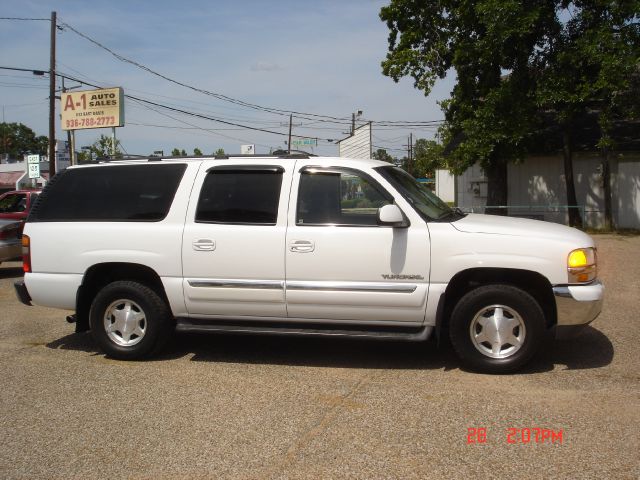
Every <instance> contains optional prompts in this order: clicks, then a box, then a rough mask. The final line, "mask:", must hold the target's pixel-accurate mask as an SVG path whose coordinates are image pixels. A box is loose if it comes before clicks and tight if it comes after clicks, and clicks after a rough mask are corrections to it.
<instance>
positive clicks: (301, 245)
mask: <svg viewBox="0 0 640 480" xmlns="http://www.w3.org/2000/svg"><path fill="white" fill-rule="evenodd" d="M315 249H316V245H315V243H314V242H312V241H309V240H292V241H291V242H290V243H289V250H290V251H292V252H297V253H308V252H313V251H314V250H315Z"/></svg>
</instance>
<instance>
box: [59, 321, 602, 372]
mask: <svg viewBox="0 0 640 480" xmlns="http://www.w3.org/2000/svg"><path fill="white" fill-rule="evenodd" d="M47 347H48V348H51V349H61V350H75V351H82V352H86V353H90V354H92V355H102V353H101V352H100V351H99V349H98V347H97V345H96V344H95V342H94V341H93V338H92V337H91V335H90V334H89V333H88V332H84V333H78V334H76V333H74V334H71V335H67V336H65V337H62V338H60V339H58V340H55V341H53V342H50V343H48V344H47ZM184 357H190V360H191V361H194V362H216V363H220V362H222V363H243V364H257V365H287V366H306V367H326V368H374V369H398V370H402V369H408V370H445V371H447V370H454V369H460V368H462V367H461V365H460V362H459V360H458V358H457V357H456V354H455V352H454V351H453V349H452V347H451V346H450V344H449V342H441V344H440V345H439V346H438V345H437V344H436V341H435V339H431V340H429V341H428V342H426V343H404V342H382V341H367V340H358V339H351V338H299V337H268V336H259V335H216V334H188V333H181V334H177V335H175V336H174V337H173V338H172V340H171V341H170V343H169V345H168V346H167V348H165V350H164V353H162V354H161V355H159V356H157V357H154V358H153V359H152V361H170V360H177V359H180V358H184ZM613 357H614V348H613V345H612V344H611V342H610V341H609V339H608V338H607V337H606V336H605V335H604V334H603V333H602V332H600V331H599V330H596V329H595V328H592V327H587V329H585V331H584V332H583V333H582V335H580V336H578V337H576V338H574V339H571V340H564V341H555V342H553V341H550V342H547V343H546V344H545V345H544V347H543V349H542V351H541V352H540V353H539V354H538V355H536V357H535V358H534V359H533V360H532V361H531V362H530V363H529V364H528V365H527V366H526V367H525V368H523V369H522V370H521V371H519V372H517V374H519V375H527V374H535V373H542V372H546V371H551V370H554V369H555V368H556V366H558V365H563V366H564V369H565V370H586V369H593V368H601V367H604V366H607V365H609V364H610V363H611V362H612V361H613Z"/></svg>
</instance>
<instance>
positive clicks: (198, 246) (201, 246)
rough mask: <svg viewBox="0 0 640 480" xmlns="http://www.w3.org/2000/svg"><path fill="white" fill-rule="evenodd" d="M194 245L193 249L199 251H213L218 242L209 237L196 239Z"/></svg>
mask: <svg viewBox="0 0 640 480" xmlns="http://www.w3.org/2000/svg"><path fill="white" fill-rule="evenodd" d="M192 245H193V249H194V250H197V251H199V252H213V251H214V250H215V249H216V242H214V241H213V240H210V239H208V238H201V239H199V240H194V242H193V243H192Z"/></svg>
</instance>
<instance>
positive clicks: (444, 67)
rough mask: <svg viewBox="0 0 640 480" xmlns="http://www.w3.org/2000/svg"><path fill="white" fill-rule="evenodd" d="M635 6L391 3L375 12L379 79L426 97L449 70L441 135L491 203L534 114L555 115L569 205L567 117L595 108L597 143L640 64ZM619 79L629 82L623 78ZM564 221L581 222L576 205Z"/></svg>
mask: <svg viewBox="0 0 640 480" xmlns="http://www.w3.org/2000/svg"><path fill="white" fill-rule="evenodd" d="M639 6H640V3H639V1H638V0H631V1H628V2H600V1H589V2H583V1H578V2H567V1H564V0H563V1H555V2H548V1H542V0H533V1H530V2H527V3H526V4H525V3H524V2H518V1H514V0H505V1H500V0H479V1H471V0H463V1H454V0H437V1H434V2H415V1H412V0H392V2H391V4H390V5H389V6H387V7H383V8H382V10H381V12H380V17H381V19H382V20H384V21H386V22H387V25H388V27H389V29H390V34H389V52H388V54H387V58H386V59H385V60H384V61H383V63H382V69H383V73H384V74H385V75H388V76H390V77H391V78H393V79H394V80H396V81H398V80H399V79H400V78H402V77H404V76H407V75H408V76H411V77H413V79H414V82H415V83H414V85H415V86H416V88H419V89H421V90H423V91H424V92H425V94H427V95H428V94H429V93H430V91H431V89H432V88H433V85H434V83H435V81H436V80H437V79H442V78H444V77H445V76H446V74H447V72H449V71H450V70H451V69H453V70H455V73H456V77H457V83H456V85H455V87H454V89H453V91H452V93H451V98H450V99H449V100H447V101H445V102H442V104H441V106H442V108H443V112H444V114H445V122H444V124H443V126H442V128H441V130H440V134H441V136H442V139H443V142H444V143H445V144H446V145H447V146H448V149H449V150H450V154H449V157H448V163H449V166H450V167H451V168H452V170H454V171H455V172H456V173H460V172H462V171H464V170H465V169H466V168H468V167H469V166H470V165H472V164H474V163H475V162H479V163H480V165H481V166H482V167H483V168H484V170H485V172H486V173H487V176H488V180H489V184H488V187H489V188H488V191H489V193H488V198H487V204H488V205H504V204H506V199H507V183H506V168H507V163H508V162H510V161H518V160H520V159H522V158H523V157H524V155H525V154H526V153H527V152H530V151H533V150H535V148H536V146H535V143H534V139H535V133H536V131H537V130H539V128H540V126H541V112H542V111H543V110H546V109H552V110H553V111H555V112H556V113H557V121H558V122H559V123H560V124H561V125H562V126H563V129H564V153H565V168H566V174H565V178H566V180H567V196H568V202H569V204H570V205H576V203H577V202H576V197H575V187H574V183H573V179H572V167H571V165H572V164H571V161H570V160H571V144H572V136H573V134H574V132H573V131H572V129H574V128H575V124H574V120H575V118H576V117H577V116H578V115H580V114H581V113H582V112H583V111H584V109H585V108H587V107H588V105H589V104H590V103H591V102H594V101H596V100H599V102H600V103H601V104H602V105H606V106H608V107H607V108H602V110H601V111H602V112H603V113H602V114H601V126H602V131H603V135H602V137H601V144H606V143H607V134H606V132H607V131H610V129H608V127H607V125H610V124H611V122H610V119H611V118H612V115H611V112H613V110H614V109H613V108H611V107H612V105H613V103H618V104H620V102H613V100H614V99H615V98H616V97H619V96H620V92H621V91H624V89H625V82H626V81H628V79H629V78H630V75H629V74H628V73H629V70H630V69H631V68H637V65H638V53H637V51H638V29H639V27H638V18H637V14H638V11H640V8H639ZM625 79H626V80H625ZM570 222H571V224H572V225H580V224H581V223H580V217H579V215H578V211H577V209H572V210H571V215H570Z"/></svg>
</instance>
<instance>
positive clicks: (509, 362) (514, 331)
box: [449, 285, 545, 373]
mask: <svg viewBox="0 0 640 480" xmlns="http://www.w3.org/2000/svg"><path fill="white" fill-rule="evenodd" d="M544 332H545V317H544V313H543V311H542V308H541V307H540V305H539V304H538V302H537V301H536V300H535V299H534V298H533V297H532V296H531V295H530V294H528V293H527V292H525V291H524V290H521V289H519V288H517V287H514V286H511V285H485V286H482V287H479V288H476V289H474V290H471V291H470V292H468V293H467V294H465V295H464V296H463V297H462V298H461V299H460V301H459V302H458V303H457V304H456V306H455V307H454V309H453V312H452V314H451V321H450V330H449V335H450V337H451V343H452V345H453V348H454V350H455V351H456V353H457V354H458V357H460V360H461V361H462V363H463V364H464V365H465V366H466V367H467V368H469V369H470V370H474V371H477V372H484V373H510V372H513V371H515V370H518V369H519V368H521V367H522V366H523V365H524V364H526V363H527V362H528V361H529V360H531V358H532V357H533V356H534V355H535V353H536V352H537V351H538V349H539V348H540V346H541V344H542V340H543V338H544Z"/></svg>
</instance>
